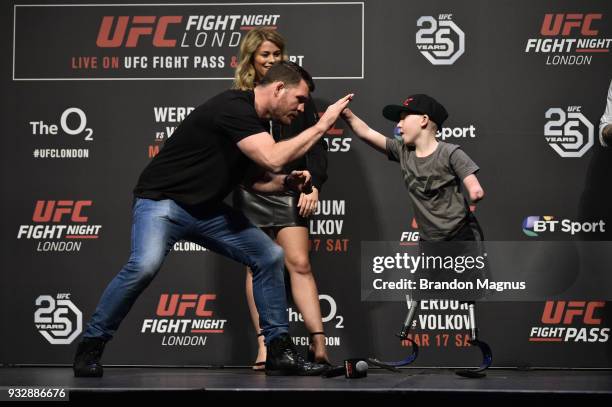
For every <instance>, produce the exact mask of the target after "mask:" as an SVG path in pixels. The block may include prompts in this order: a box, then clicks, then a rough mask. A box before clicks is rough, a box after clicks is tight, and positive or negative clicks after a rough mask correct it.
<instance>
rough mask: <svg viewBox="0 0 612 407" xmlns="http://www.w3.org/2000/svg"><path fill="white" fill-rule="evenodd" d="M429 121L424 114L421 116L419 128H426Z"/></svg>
mask: <svg viewBox="0 0 612 407" xmlns="http://www.w3.org/2000/svg"><path fill="white" fill-rule="evenodd" d="M430 120H431V119H430V118H429V116H428V115H426V114H424V115H423V117H422V118H421V127H422V128H425V127H427V125H428V124H429V121H430Z"/></svg>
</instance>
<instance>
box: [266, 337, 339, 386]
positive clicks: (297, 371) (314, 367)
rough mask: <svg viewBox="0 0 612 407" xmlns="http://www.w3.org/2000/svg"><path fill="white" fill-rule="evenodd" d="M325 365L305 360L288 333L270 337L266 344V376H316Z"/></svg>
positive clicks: (325, 368)
mask: <svg viewBox="0 0 612 407" xmlns="http://www.w3.org/2000/svg"><path fill="white" fill-rule="evenodd" d="M327 369H328V368H327V366H325V365H321V364H319V363H312V362H306V361H305V360H304V358H303V357H302V356H300V355H299V354H298V352H297V350H296V349H295V345H294V344H293V341H292V340H291V337H290V336H289V335H288V334H285V335H281V336H279V337H276V338H274V339H272V341H271V342H270V343H269V344H268V346H267V358H266V375H268V376H318V375H320V374H321V373H323V372H325V371H327Z"/></svg>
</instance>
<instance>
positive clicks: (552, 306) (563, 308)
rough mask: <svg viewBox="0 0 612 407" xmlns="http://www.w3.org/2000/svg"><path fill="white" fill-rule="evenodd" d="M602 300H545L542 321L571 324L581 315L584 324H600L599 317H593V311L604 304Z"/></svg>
mask: <svg viewBox="0 0 612 407" xmlns="http://www.w3.org/2000/svg"><path fill="white" fill-rule="evenodd" d="M605 304H606V303H605V302H603V301H590V302H586V301H569V302H566V301H546V305H545V306H544V313H543V314H542V323H544V324H563V325H571V324H572V322H573V321H574V318H576V317H583V318H582V321H583V322H584V323H585V324H586V325H601V318H595V311H596V310H597V309H598V308H603V307H604V306H605Z"/></svg>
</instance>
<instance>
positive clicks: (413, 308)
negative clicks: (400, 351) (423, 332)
mask: <svg viewBox="0 0 612 407" xmlns="http://www.w3.org/2000/svg"><path fill="white" fill-rule="evenodd" d="M406 304H407V306H408V314H407V315H406V319H405V320H404V325H402V329H401V331H400V332H399V333H398V334H397V336H398V337H399V338H400V340H402V341H408V342H409V343H410V345H411V346H412V352H411V354H410V355H409V356H408V357H406V358H405V359H402V360H399V361H395V362H382V361H380V360H378V359H375V358H370V359H368V362H369V363H371V364H372V365H375V366H378V367H382V368H384V369H388V370H391V371H396V372H397V371H399V370H398V369H397V368H398V367H401V366H407V365H409V364H411V363H413V362H414V361H415V360H416V358H417V356H418V355H419V346H418V345H417V344H416V342H414V341H413V340H412V339H410V338H408V332H409V331H410V327H411V326H412V321H413V320H414V316H415V315H416V312H417V310H418V308H419V306H420V301H414V300H411V299H410V296H409V295H406ZM467 304H468V311H469V318H470V328H471V332H470V340H469V343H470V345H472V346H475V347H477V348H478V349H480V351H481V352H482V363H481V364H480V366H479V367H478V368H476V369H462V370H458V371H457V372H455V373H456V374H457V375H459V376H462V377H468V378H471V379H479V378H482V377H485V376H486V374H485V373H483V372H484V371H485V370H486V369H487V368H488V367H489V366H491V363H492V362H493V353H492V352H491V347H490V346H489V345H488V344H487V343H486V342H483V341H481V340H479V339H478V328H476V313H475V311H474V306H475V303H474V301H469V302H468V303H467Z"/></svg>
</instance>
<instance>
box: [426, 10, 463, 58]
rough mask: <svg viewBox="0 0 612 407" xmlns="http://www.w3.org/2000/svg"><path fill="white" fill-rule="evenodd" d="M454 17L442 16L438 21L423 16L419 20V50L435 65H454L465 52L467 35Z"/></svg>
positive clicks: (449, 15)
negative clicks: (453, 19)
mask: <svg viewBox="0 0 612 407" xmlns="http://www.w3.org/2000/svg"><path fill="white" fill-rule="evenodd" d="M452 17H453V15H452V14H440V15H439V16H438V19H435V18H434V17H432V16H422V17H420V18H419V19H418V20H417V27H419V28H420V30H419V31H417V33H416V46H417V49H418V50H419V51H421V54H423V56H424V57H425V58H427V60H428V61H429V62H431V63H432V64H433V65H452V64H454V63H455V61H456V60H457V59H458V58H459V57H460V56H461V55H463V53H464V52H465V34H464V32H463V31H462V30H461V29H460V28H459V27H458V26H457V24H455V22H454V21H452Z"/></svg>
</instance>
